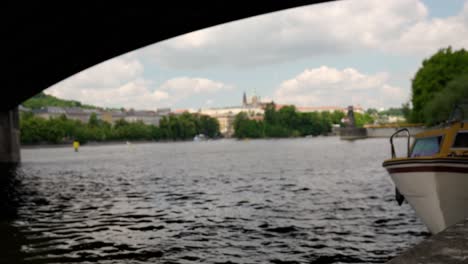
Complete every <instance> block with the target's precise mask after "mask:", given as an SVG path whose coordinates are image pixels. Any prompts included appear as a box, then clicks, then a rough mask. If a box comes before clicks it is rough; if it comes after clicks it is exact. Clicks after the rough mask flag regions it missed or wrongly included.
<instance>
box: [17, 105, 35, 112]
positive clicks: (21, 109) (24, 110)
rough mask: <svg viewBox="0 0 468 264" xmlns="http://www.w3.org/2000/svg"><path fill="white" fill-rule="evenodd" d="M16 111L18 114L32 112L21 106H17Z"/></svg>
mask: <svg viewBox="0 0 468 264" xmlns="http://www.w3.org/2000/svg"><path fill="white" fill-rule="evenodd" d="M18 111H20V112H32V110H31V109H30V108H27V107H24V106H23V105H19V106H18Z"/></svg>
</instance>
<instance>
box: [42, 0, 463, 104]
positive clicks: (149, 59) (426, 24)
mask: <svg viewBox="0 0 468 264" xmlns="http://www.w3.org/2000/svg"><path fill="white" fill-rule="evenodd" d="M148 34H150V32H148ZM449 45H451V46H452V47H453V48H454V49H460V48H465V49H467V48H468V0H446V1H439V0H389V1H380V0H343V1H337V2H332V3H323V4H318V5H310V6H305V7H300V8H294V9H288V10H284V11H280V12H275V13H270V14H266V15H261V16H256V17H252V18H248V19H244V20H240V21H235V22H231V23H227V24H223V25H219V26H215V27H211V28H208V29H203V30H199V31H196V32H192V33H189V34H186V35H182V36H179V37H176V38H172V39H169V40H166V41H163V42H159V43H156V44H153V45H150V46H147V47H145V48H142V49H139V50H136V51H133V52H130V53H127V54H124V55H122V56H120V57H117V58H114V59H111V60H109V61H106V62H103V63H101V64H99V65H96V66H94V67H92V68H90V69H88V70H85V71H83V72H80V73H78V74H76V75H74V76H72V77H70V78H68V79H66V80H64V81H62V82H60V83H57V84H56V85H54V86H52V87H50V88H49V89H47V90H46V91H45V92H46V93H48V94H52V95H55V96H58V97H60V98H65V99H73V100H78V101H81V102H84V103H87V104H93V105H99V106H107V107H126V108H135V109H148V110H155V109H156V108H160V107H171V108H173V109H181V108H184V109H189V108H192V109H198V108H206V107H221V106H236V105H240V104H241V100H242V93H243V92H244V91H245V92H247V95H248V96H250V95H252V94H253V93H254V92H255V93H256V94H257V95H259V96H261V97H262V98H263V99H264V100H274V101H275V102H276V103H279V104H295V105H297V106H326V105H337V106H347V105H351V104H353V105H358V104H360V105H361V106H363V107H365V108H369V107H375V108H388V107H399V106H401V104H402V103H404V102H406V101H408V99H409V97H410V91H411V78H412V77H413V76H414V74H415V72H416V71H417V70H418V68H419V67H420V66H421V62H422V60H423V59H424V58H427V57H428V56H430V55H431V54H433V53H434V52H436V51H437V50H438V49H439V48H442V47H447V46H449Z"/></svg>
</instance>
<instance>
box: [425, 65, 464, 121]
mask: <svg viewBox="0 0 468 264" xmlns="http://www.w3.org/2000/svg"><path fill="white" fill-rule="evenodd" d="M467 99H468V74H464V75H461V76H459V77H457V78H455V79H454V80H452V81H451V82H449V83H448V85H447V87H445V88H444V89H443V90H441V91H439V92H438V93H436V94H435V96H434V98H433V99H432V100H431V101H429V102H428V103H427V104H426V105H425V106H424V108H423V117H424V121H425V123H426V125H435V124H437V123H441V122H443V121H446V120H448V119H449V118H450V115H451V114H452V111H453V109H454V107H455V105H456V104H459V103H462V102H466V100H467ZM463 110H464V117H465V119H466V118H467V117H468V116H467V115H468V112H467V109H463Z"/></svg>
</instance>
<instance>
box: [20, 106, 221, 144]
mask: <svg viewBox="0 0 468 264" xmlns="http://www.w3.org/2000/svg"><path fill="white" fill-rule="evenodd" d="M20 130H21V142H22V143H23V144H38V143H54V144H56V143H67V142H70V141H72V140H75V139H76V140H78V141H80V142H82V143H86V142H88V141H114V140H115V141H122V140H155V141H158V140H188V139H192V138H193V137H194V136H195V135H197V134H204V135H205V136H208V137H210V138H214V137H217V136H219V123H218V121H217V120H216V119H214V118H211V117H208V116H200V115H193V114H190V113H183V114H182V115H180V116H172V115H171V116H169V117H163V118H162V120H161V122H160V126H159V127H157V126H154V125H145V124H144V123H143V122H141V121H139V122H134V123H129V122H127V121H125V120H123V119H121V120H118V121H117V122H115V124H114V125H113V126H112V125H111V124H109V123H107V122H105V121H102V120H99V119H97V117H96V115H95V114H92V115H91V117H90V119H89V122H88V123H87V124H84V123H82V122H80V121H78V120H72V119H68V118H67V117H66V116H65V115H62V116H60V117H58V118H52V119H49V120H47V119H43V118H40V117H36V116H34V115H33V114H32V113H22V114H21V119H20Z"/></svg>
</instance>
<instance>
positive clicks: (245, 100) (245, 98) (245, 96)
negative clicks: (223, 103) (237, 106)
mask: <svg viewBox="0 0 468 264" xmlns="http://www.w3.org/2000/svg"><path fill="white" fill-rule="evenodd" d="M242 105H244V106H246V105H247V95H245V92H244V96H242Z"/></svg>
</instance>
